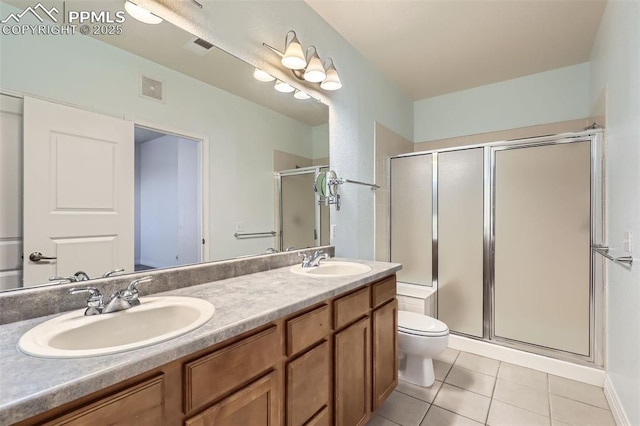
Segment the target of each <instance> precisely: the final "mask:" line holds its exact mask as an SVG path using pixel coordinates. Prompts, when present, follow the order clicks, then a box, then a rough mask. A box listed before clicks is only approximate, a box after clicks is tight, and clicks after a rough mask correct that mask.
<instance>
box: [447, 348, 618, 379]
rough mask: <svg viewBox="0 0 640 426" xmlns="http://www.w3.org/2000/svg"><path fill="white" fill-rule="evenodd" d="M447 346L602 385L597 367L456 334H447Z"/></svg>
mask: <svg viewBox="0 0 640 426" xmlns="http://www.w3.org/2000/svg"><path fill="white" fill-rule="evenodd" d="M449 347H450V348H452V349H457V350H460V351H465V352H471V353H474V354H476V355H481V356H485V357H487V358H493V359H497V360H498V361H505V362H509V363H511V364H516V365H520V366H522V367H527V368H532V369H534V370H538V371H543V372H545V373H550V374H555V375H556V376H560V377H565V378H567V379H572V380H577V381H579V382H583V383H588V384H590V385H595V386H600V387H603V386H604V378H605V372H604V370H601V369H599V368H595V367H587V366H584V365H578V364H573V363H571V362H567V361H561V360H557V359H553V358H548V357H546V356H542V355H536V354H532V353H529V352H523V351H519V350H516V349H511V348H507V347H504V346H499V345H495V344H492V343H487V342H482V341H479V340H474V339H469V338H467V337H462V336H456V335H450V336H449Z"/></svg>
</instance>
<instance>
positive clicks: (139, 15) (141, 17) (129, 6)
mask: <svg viewBox="0 0 640 426" xmlns="http://www.w3.org/2000/svg"><path fill="white" fill-rule="evenodd" d="M124 9H125V10H126V11H127V13H128V14H129V15H131V16H132V17H134V18H135V19H137V20H138V21H140V22H144V23H145V24H159V23H160V22H162V18H161V17H159V16H157V15H154V14H153V13H151V12H149V11H148V10H147V9H145V8H143V7H140V6H138V5H137V4H135V3H134V2H132V1H131V0H125V2H124Z"/></svg>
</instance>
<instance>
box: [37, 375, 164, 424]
mask: <svg viewBox="0 0 640 426" xmlns="http://www.w3.org/2000/svg"><path fill="white" fill-rule="evenodd" d="M163 388H164V377H163V376H158V377H155V378H153V379H149V380H147V381H145V382H142V383H139V384H137V385H134V386H131V387H129V388H126V389H124V390H122V391H120V392H118V393H116V394H115V395H111V396H108V397H106V398H102V399H100V400H98V401H96V402H94V403H93V404H88V405H86V406H84V407H82V408H79V409H77V410H74V411H73V412H71V413H69V414H67V415H65V416H62V417H58V418H57V419H55V420H52V421H49V422H46V423H45V425H47V426H53V425H73V426H81V425H82V426H84V425H87V426H88V425H106V424H108V425H123V426H125V425H131V424H135V425H148V426H155V425H160V424H163V423H164V420H163V411H164V395H163V394H164V389H163Z"/></svg>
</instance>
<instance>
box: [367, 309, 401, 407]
mask: <svg viewBox="0 0 640 426" xmlns="http://www.w3.org/2000/svg"><path fill="white" fill-rule="evenodd" d="M372 324H373V329H372V335H373V337H372V340H373V349H372V352H373V359H372V362H373V410H374V411H375V410H377V409H378V408H380V407H381V406H382V403H383V402H384V400H385V399H387V397H388V396H389V394H391V392H393V389H395V387H396V386H397V385H398V302H397V301H396V300H395V299H394V300H392V301H391V302H388V303H387V304H386V305H383V306H382V307H380V308H378V309H376V310H374V311H373V313H372Z"/></svg>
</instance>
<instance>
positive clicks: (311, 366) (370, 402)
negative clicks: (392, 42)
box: [18, 275, 398, 426]
mask: <svg viewBox="0 0 640 426" xmlns="http://www.w3.org/2000/svg"><path fill="white" fill-rule="evenodd" d="M395 295H396V278H395V275H393V276H389V277H387V278H384V279H382V280H380V281H376V282H374V283H372V284H369V285H366V286H364V287H361V288H359V289H356V290H354V291H352V292H350V293H347V294H344V295H340V296H338V297H336V298H333V299H329V300H326V301H324V302H323V303H320V304H318V305H315V306H312V307H310V308H308V309H305V310H303V311H300V312H296V313H295V314H293V315H290V316H288V317H287V318H282V319H280V320H278V321H276V322H274V323H271V324H267V325H265V326H263V327H260V328H258V329H255V330H251V331H249V332H247V333H244V334H242V335H240V336H236V337H234V338H232V339H229V340H226V341H224V342H221V343H218V344H216V345H213V346H211V347H209V348H207V349H204V350H202V351H199V352H197V353H194V354H191V355H189V356H186V357H184V358H181V359H179V360H176V361H173V362H171V363H168V364H165V365H163V366H161V367H159V368H157V369H154V370H152V371H149V372H147V373H144V374H141V375H138V376H136V377H133V378H131V379H128V380H126V381H123V382H121V383H118V384H117V385H113V386H110V387H108V388H106V389H103V390H101V391H99V392H95V393H93V394H91V395H87V396H85V397H83V398H80V399H78V400H76V401H73V402H71V403H68V404H65V405H63V406H60V407H57V408H54V409H52V410H49V411H47V412H45V413H42V414H39V415H37V416H35V417H32V418H30V419H27V420H25V421H23V422H20V423H18V424H19V425H34V424H45V425H92V426H99V425H134V424H135V425H149V426H152V425H153V426H157V425H187V426H212V425H216V426H217V425H223V426H226V425H228V426H236V425H251V426H254V425H264V426H276V425H286V426H302V425H310V426H311V425H315V426H329V425H339V426H356V425H365V424H366V423H367V422H368V421H369V419H370V418H371V413H372V411H373V410H376V409H377V408H379V407H380V406H381V405H382V403H383V402H384V400H385V399H386V398H387V396H389V394H390V393H391V392H392V391H393V389H394V388H395V387H396V385H397V383H398V371H397V317H398V315H397V313H398V304H397V301H396V298H395Z"/></svg>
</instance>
